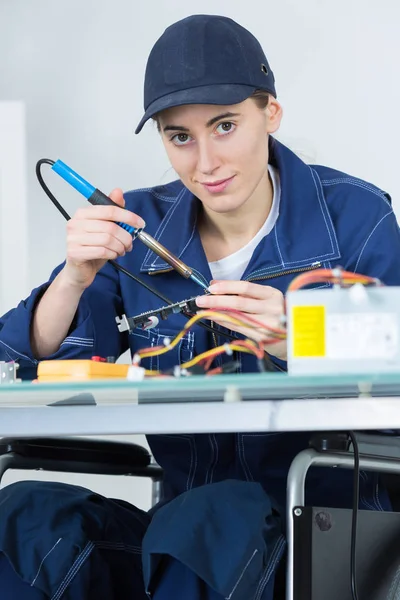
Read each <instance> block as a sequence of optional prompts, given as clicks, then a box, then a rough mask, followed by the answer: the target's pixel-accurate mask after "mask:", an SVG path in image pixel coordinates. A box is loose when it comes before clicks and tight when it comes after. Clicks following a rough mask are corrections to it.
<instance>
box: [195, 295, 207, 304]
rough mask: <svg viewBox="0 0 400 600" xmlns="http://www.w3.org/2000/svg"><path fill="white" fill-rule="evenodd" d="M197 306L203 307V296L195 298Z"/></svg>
mask: <svg viewBox="0 0 400 600" xmlns="http://www.w3.org/2000/svg"><path fill="white" fill-rule="evenodd" d="M196 304H197V306H204V305H205V304H206V298H205V297H204V296H199V297H198V298H196Z"/></svg>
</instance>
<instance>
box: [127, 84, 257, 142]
mask: <svg viewBox="0 0 400 600" xmlns="http://www.w3.org/2000/svg"><path fill="white" fill-rule="evenodd" d="M255 89H256V88H255V87H253V86H250V85H240V84H237V85H236V84H231V83H230V84H219V85H205V86H200V87H196V88H191V89H188V90H180V91H179V92H173V93H171V94H167V95H166V96H163V97H162V98H158V100H155V101H154V102H152V103H151V104H150V106H149V107H148V108H147V110H146V112H145V113H144V115H143V117H142V119H141V121H140V123H139V125H138V126H137V128H136V130H135V133H140V131H141V130H142V128H143V125H144V124H145V123H146V121H148V120H149V119H151V117H153V116H154V115H156V114H157V113H159V112H160V111H162V110H165V109H166V108H172V107H173V106H182V105H184V104H221V105H229V104H239V102H243V101H244V100H246V99H247V98H248V97H249V96H251V94H252V93H253V92H254V91H255Z"/></svg>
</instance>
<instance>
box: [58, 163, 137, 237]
mask: <svg viewBox="0 0 400 600" xmlns="http://www.w3.org/2000/svg"><path fill="white" fill-rule="evenodd" d="M51 168H52V170H53V171H55V172H56V173H57V174H58V175H60V177H62V178H63V179H64V180H65V181H66V182H67V183H69V184H70V185H72V187H73V188H75V189H76V190H77V191H78V192H80V193H81V194H82V195H83V196H85V198H86V200H88V201H89V202H90V203H91V204H102V205H105V206H118V204H116V203H115V202H113V201H112V200H111V198H109V197H108V196H106V195H105V194H103V192H101V191H100V190H98V189H96V188H95V187H93V186H92V185H91V184H90V183H88V182H87V181H85V179H83V177H81V176H80V175H78V173H76V172H75V171H73V170H72V169H71V168H70V167H69V166H68V165H66V164H65V163H63V162H62V160H57V161H56V162H55V163H54V165H53V166H52V167H51ZM117 225H119V226H120V227H122V228H123V229H125V230H126V231H129V233H130V234H131V235H132V236H136V235H137V233H138V232H139V230H138V229H135V227H132V226H131V225H127V224H126V223H120V222H118V223H117Z"/></svg>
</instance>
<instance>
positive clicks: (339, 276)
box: [288, 267, 382, 292]
mask: <svg viewBox="0 0 400 600" xmlns="http://www.w3.org/2000/svg"><path fill="white" fill-rule="evenodd" d="M311 283H332V284H335V285H340V286H342V287H345V286H350V285H354V284H355V283H361V284H362V285H382V283H381V281H380V280H379V279H376V278H375V277H369V276H368V275H361V274H359V273H352V272H351V271H344V270H343V269H342V268H340V267H335V268H334V269H316V270H315V271H309V272H307V273H302V274H301V275H298V276H297V277H295V278H294V279H293V280H292V281H291V283H290V284H289V287H288V292H293V291H295V290H299V289H300V288H302V287H305V286H306V285H310V284H311Z"/></svg>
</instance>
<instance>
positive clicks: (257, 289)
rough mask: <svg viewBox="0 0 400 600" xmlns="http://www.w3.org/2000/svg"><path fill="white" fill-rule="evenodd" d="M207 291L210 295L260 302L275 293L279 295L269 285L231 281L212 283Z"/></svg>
mask: <svg viewBox="0 0 400 600" xmlns="http://www.w3.org/2000/svg"><path fill="white" fill-rule="evenodd" d="M209 290H210V292H211V294H237V295H240V296H247V297H249V298H258V299H260V300H267V299H268V298H271V297H272V296H274V295H275V294H276V293H280V292H279V291H278V290H276V289H275V288H273V287H271V286H269V285H260V284H259V283H251V282H250V281H231V280H224V281H217V282H215V283H212V284H211V285H210V287H209Z"/></svg>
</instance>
